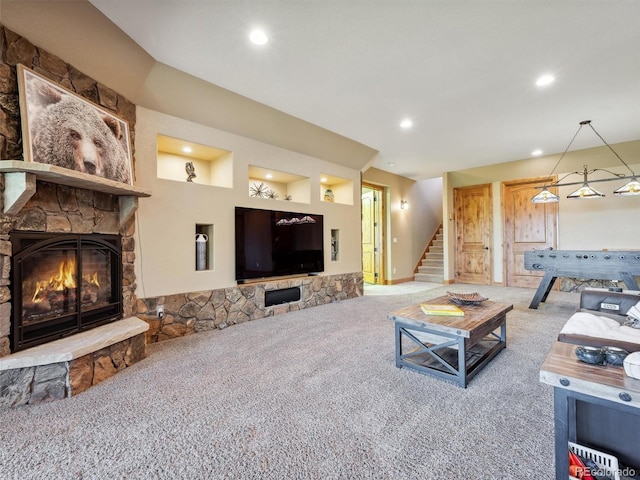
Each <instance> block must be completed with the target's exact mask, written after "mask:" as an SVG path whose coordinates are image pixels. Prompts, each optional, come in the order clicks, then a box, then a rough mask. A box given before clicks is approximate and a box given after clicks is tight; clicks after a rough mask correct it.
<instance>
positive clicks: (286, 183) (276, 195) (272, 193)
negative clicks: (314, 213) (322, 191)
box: [249, 165, 311, 203]
mask: <svg viewBox="0 0 640 480" xmlns="http://www.w3.org/2000/svg"><path fill="white" fill-rule="evenodd" d="M310 185H311V184H310V180H309V177H303V176H301V175H295V174H293V173H286V172H280V171H278V170H273V169H270V168H263V167H257V166H255V165H249V196H250V197H258V198H269V199H275V200H289V201H293V202H300V203H309V202H310V199H311V195H310V193H309V192H310Z"/></svg>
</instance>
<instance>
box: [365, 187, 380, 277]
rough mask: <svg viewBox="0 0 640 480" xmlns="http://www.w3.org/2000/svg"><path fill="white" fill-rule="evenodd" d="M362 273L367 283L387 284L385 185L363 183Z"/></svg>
mask: <svg viewBox="0 0 640 480" xmlns="http://www.w3.org/2000/svg"><path fill="white" fill-rule="evenodd" d="M361 206H362V210H361V212H362V275H363V279H364V282H365V283H369V284H372V285H384V284H385V272H384V258H385V252H384V247H383V246H384V234H385V232H384V222H383V218H384V187H381V186H379V185H373V184H368V183H363V184H362V196H361Z"/></svg>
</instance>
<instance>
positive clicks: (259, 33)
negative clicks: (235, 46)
mask: <svg viewBox="0 0 640 480" xmlns="http://www.w3.org/2000/svg"><path fill="white" fill-rule="evenodd" d="M249 39H250V40H251V41H252V42H253V43H255V44H256V45H264V44H265V43H267V42H268V41H269V37H267V34H266V33H265V31H264V30H262V29H261V28H256V29H255V30H253V31H252V32H251V33H250V34H249Z"/></svg>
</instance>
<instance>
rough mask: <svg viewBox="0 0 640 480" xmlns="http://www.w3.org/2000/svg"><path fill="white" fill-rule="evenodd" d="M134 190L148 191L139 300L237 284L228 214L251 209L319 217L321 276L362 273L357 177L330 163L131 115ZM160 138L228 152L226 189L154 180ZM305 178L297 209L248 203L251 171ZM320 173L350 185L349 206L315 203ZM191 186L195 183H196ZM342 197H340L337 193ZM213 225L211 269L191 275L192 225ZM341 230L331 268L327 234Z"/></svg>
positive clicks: (142, 213) (166, 119)
mask: <svg viewBox="0 0 640 480" xmlns="http://www.w3.org/2000/svg"><path fill="white" fill-rule="evenodd" d="M137 116H138V121H137V125H138V128H137V131H136V152H137V159H138V162H137V168H136V183H137V184H138V185H140V186H142V187H144V188H147V189H149V190H151V191H152V196H151V197H149V198H143V199H140V202H139V215H138V252H139V253H138V257H137V263H136V274H137V276H138V277H137V278H138V279H139V291H138V292H137V294H138V296H139V297H143V298H147V297H156V296H160V295H168V294H173V293H183V292H193V291H200V290H213V289H217V288H226V287H230V286H233V285H235V248H234V207H235V206H245V207H256V208H264V209H275V210H284V211H292V212H299V213H312V214H321V215H324V249H325V275H329V274H340V273H351V272H359V271H361V270H362V268H361V253H360V229H359V228H356V229H354V228H353V225H359V224H360V202H359V201H358V199H359V198H360V192H359V186H360V172H359V171H357V170H354V169H350V168H347V167H343V166H339V165H335V164H331V163H329V162H326V161H324V160H320V159H318V158H313V157H309V156H306V155H302V154H299V153H296V152H292V151H290V150H285V149H282V148H280V147H275V146H273V145H268V144H265V143H261V142H258V141H255V140H253V139H249V138H246V137H241V136H239V135H234V134H231V133H228V132H224V131H221V130H217V129H213V128H210V127H206V126H203V125H200V124H197V123H194V122H189V121H187V120H183V119H180V118H177V117H173V116H170V115H166V114H163V113H159V112H155V111H153V110H148V109H145V108H142V107H138V109H137ZM159 134H162V135H168V136H171V137H175V138H180V139H184V140H188V141H191V142H195V143H199V144H203V145H209V146H212V147H216V148H220V149H223V150H228V151H231V152H232V153H233V179H232V185H231V186H232V188H225V187H217V186H211V185H203V184H198V183H187V182H185V181H184V172H180V174H179V175H178V177H177V178H176V180H175V181H174V180H167V179H164V178H159V177H158V175H157V151H156V149H157V146H156V139H157V136H158V135H159ZM255 163H259V164H260V166H261V167H263V168H273V169H274V170H278V171H282V172H289V173H293V174H296V175H301V176H304V177H309V182H308V184H309V185H310V193H309V194H308V195H307V196H306V197H305V198H304V201H303V202H300V201H296V200H298V198H297V197H296V195H294V197H293V200H292V201H285V200H280V199H277V200H272V199H265V198H252V197H250V196H249V189H248V178H249V165H252V164H255ZM321 174H330V175H333V176H336V177H341V178H344V179H347V180H349V181H350V182H351V184H352V188H351V192H350V196H351V198H352V199H355V201H352V205H345V204H340V203H328V202H324V201H322V200H321V190H322V189H321V186H320V176H321ZM196 180H197V178H196ZM342 194H343V195H345V193H344V192H342ZM196 224H204V225H213V235H212V238H210V240H209V241H210V242H213V268H212V269H211V270H207V271H196V270H195V261H194V259H195V226H196ZM332 229H338V230H339V231H340V257H339V260H338V261H335V262H332V261H331V256H330V251H331V248H330V234H331V230H332Z"/></svg>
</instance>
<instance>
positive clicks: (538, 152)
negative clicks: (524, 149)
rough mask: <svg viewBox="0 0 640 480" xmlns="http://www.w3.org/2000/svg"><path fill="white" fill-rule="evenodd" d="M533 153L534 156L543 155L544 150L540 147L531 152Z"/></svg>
mask: <svg viewBox="0 0 640 480" xmlns="http://www.w3.org/2000/svg"><path fill="white" fill-rule="evenodd" d="M531 155H533V156H534V157H537V156H538V155H542V150H540V149H537V150H534V151H533V152H531Z"/></svg>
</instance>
